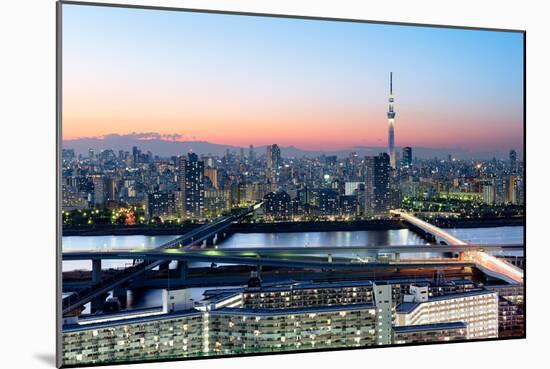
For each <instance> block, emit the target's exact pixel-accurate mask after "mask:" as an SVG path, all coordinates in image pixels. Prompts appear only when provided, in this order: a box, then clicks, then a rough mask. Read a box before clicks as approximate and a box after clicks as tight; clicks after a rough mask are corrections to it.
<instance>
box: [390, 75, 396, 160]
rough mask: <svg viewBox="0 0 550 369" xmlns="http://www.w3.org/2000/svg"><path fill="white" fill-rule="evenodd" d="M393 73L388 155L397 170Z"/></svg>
mask: <svg viewBox="0 0 550 369" xmlns="http://www.w3.org/2000/svg"><path fill="white" fill-rule="evenodd" d="M392 82H393V81H392V72H390V97H389V99H388V102H389V108H388V125H389V126H388V155H389V157H390V166H391V167H392V168H393V169H395V167H396V157H395V131H394V130H395V128H394V121H395V111H394V110H393V102H394V99H393V83H392Z"/></svg>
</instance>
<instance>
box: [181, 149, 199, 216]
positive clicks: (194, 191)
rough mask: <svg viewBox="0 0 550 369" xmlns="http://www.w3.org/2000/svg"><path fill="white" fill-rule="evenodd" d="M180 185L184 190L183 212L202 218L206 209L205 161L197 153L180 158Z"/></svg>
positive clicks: (185, 214)
mask: <svg viewBox="0 0 550 369" xmlns="http://www.w3.org/2000/svg"><path fill="white" fill-rule="evenodd" d="M178 172H179V174H178V185H179V188H180V191H182V192H183V196H182V197H183V198H182V200H183V212H184V216H185V217H187V218H200V217H202V215H203V210H204V162H203V161H199V158H198V156H197V154H194V153H189V154H188V155H187V159H186V158H185V157H184V156H180V157H179V158H178Z"/></svg>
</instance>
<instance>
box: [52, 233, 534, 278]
mask: <svg viewBox="0 0 550 369" xmlns="http://www.w3.org/2000/svg"><path fill="white" fill-rule="evenodd" d="M447 230H448V231H449V232H450V233H451V234H453V235H455V236H457V237H459V238H461V239H463V240H464V241H466V242H469V243H472V244H498V243H503V244H521V243H523V231H524V228H523V226H508V227H486V228H450V229H447ZM176 237H177V235H172V236H143V235H137V236H70V237H63V250H64V251H84V250H112V249H122V250H127V249H135V248H154V247H156V246H158V245H161V244H163V243H164V242H167V241H170V240H172V239H174V238H176ZM424 243H425V241H424V240H422V238H420V237H419V236H418V235H417V234H415V233H414V232H412V231H410V230H409V229H392V230H383V231H382V230H369V231H343V232H342V231H340V232H338V231H333V232H292V233H289V232H283V233H277V232H270V233H235V234H233V235H231V236H230V237H228V238H227V239H226V240H224V241H223V242H222V243H220V245H219V246H218V247H221V248H236V247H276V246H295V247H301V246H303V247H308V246H359V245H366V246H374V245H419V244H424ZM129 262H131V261H130V260H128V261H126V260H113V261H104V262H103V268H104V269H108V268H116V267H123V266H125V265H126V264H127V263H129ZM76 269H82V270H90V269H91V262H90V261H65V262H63V271H70V270H76Z"/></svg>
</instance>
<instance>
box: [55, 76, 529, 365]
mask: <svg viewBox="0 0 550 369" xmlns="http://www.w3.org/2000/svg"><path fill="white" fill-rule="evenodd" d="M388 101H389V108H388V112H387V116H388V127H389V129H388V147H387V151H386V152H381V153H379V154H378V155H375V156H366V157H361V156H359V155H358V154H357V153H354V152H352V153H350V154H349V155H348V156H346V157H339V156H337V155H328V154H327V155H321V156H314V155H312V156H305V155H304V156H301V157H297V156H287V155H285V149H284V148H282V147H280V146H279V145H277V144H271V145H267V146H266V147H259V148H255V147H254V146H253V145H250V147H248V148H237V149H229V148H228V149H227V150H226V153H225V155H223V156H219V155H212V154H205V153H194V152H189V153H187V154H182V155H179V156H173V157H160V156H158V155H155V154H154V153H152V152H142V151H141V150H140V148H139V147H137V146H134V147H133V148H132V151H131V152H130V151H124V150H118V151H116V149H114V148H113V149H105V150H100V151H99V152H96V151H95V150H94V149H93V148H90V150H89V152H88V153H87V155H86V154H82V153H76V152H75V151H74V149H67V148H66V149H63V152H62V158H61V159H62V165H63V169H62V171H63V173H62V174H63V177H62V178H63V181H62V186H63V187H62V194H63V198H62V212H63V216H62V219H63V228H64V232H66V234H67V235H68V234H71V235H76V236H78V235H86V234H88V235H90V234H92V236H90V237H92V245H91V249H89V248H88V249H84V250H80V249H78V250H73V249H70V247H69V246H68V245H69V244H70V243H69V238H70V237H68V238H66V239H65V240H66V241H65V240H64V253H63V260H64V263H66V262H69V263H70V262H71V261H72V262H75V261H78V260H91V261H92V267H91V270H90V268H89V266H88V267H85V268H83V269H82V268H76V269H75V268H72V269H67V270H66V268H65V264H64V268H63V270H64V273H63V279H64V285H63V286H64V292H65V293H64V298H63V313H64V318H63V321H64V328H63V360H64V363H66V364H67V365H81V364H95V363H105V362H117V361H144V360H159V359H161V360H169V359H181V358H187V357H194V356H204V357H208V356H216V355H236V354H254V353H259V352H284V351H299V350H314V349H334V348H343V347H346V348H352V347H369V346H380V345H401V344H422V343H430V342H450V341H465V340H472V339H491V338H493V339H494V338H504V337H517V338H519V337H523V336H524V334H525V318H524V290H523V278H524V277H523V269H522V268H523V267H524V255H523V242H521V244H516V245H513V244H509V242H508V244H507V243H506V242H504V243H502V242H498V243H497V244H495V245H491V244H485V242H482V245H478V246H476V245H475V244H469V243H468V242H465V241H463V240H462V239H460V238H458V237H456V236H455V235H454V234H453V233H452V231H448V230H445V229H441V228H438V227H437V226H436V225H433V224H439V225H444V226H445V225H446V226H447V227H449V226H450V227H451V228H453V227H454V226H455V225H456V224H463V225H464V224H466V225H467V227H489V226H494V225H497V226H506V225H514V226H517V225H522V224H523V221H524V215H525V214H524V198H525V195H524V191H525V190H524V183H525V180H524V175H523V172H524V168H523V163H522V161H521V160H519V159H518V156H517V152H516V151H515V150H513V149H512V150H510V152H509V157H508V159H507V160H502V159H496V158H493V159H492V160H476V159H471V160H464V159H461V160H459V159H457V158H454V157H452V155H448V156H447V157H445V158H432V159H426V158H418V157H415V156H414V148H413V147H403V148H402V149H401V155H398V154H397V153H396V148H395V144H394V140H395V135H396V129H395V121H394V120H395V115H396V113H395V110H394V102H395V101H394V97H393V94H392V76H391V74H390V97H389V100H388ZM315 224H317V226H315ZM319 225H322V227H323V228H319ZM166 226H169V227H170V228H168V230H169V232H170V233H176V234H177V236H174V237H172V238H171V239H170V240H167V242H164V243H161V244H158V242H157V243H156V244H154V245H151V247H146V248H143V247H138V245H130V247H129V248H125V249H116V248H115V249H107V250H105V249H104V247H101V245H99V237H98V238H95V239H94V238H93V237H94V236H93V235H94V234H95V235H98V236H102V235H105V234H109V233H110V232H114V233H115V234H116V231H117V230H121V229H122V230H131V229H137V233H135V234H141V233H143V234H153V235H154V234H162V233H156V231H158V230H159V229H164V228H165V227H166ZM262 227H264V228H263V231H262ZM265 227H267V228H265ZM270 227H271V228H270ZM273 227H275V228H273ZM295 227H298V228H295ZM266 230H267V231H266ZM350 230H351V231H350ZM364 230H370V232H372V231H382V232H391V231H390V230H398V232H400V231H401V230H405V231H406V232H410V235H408V236H406V237H405V239H408V237H411V235H412V234H415V235H416V236H414V237H416V238H413V239H414V240H415V241H416V240H418V241H417V242H413V243H412V244H411V243H410V241H405V242H406V243H405V244H392V241H379V242H376V240H375V242H374V243H373V241H370V240H369V241H367V240H365V243H362V242H360V243H359V244H353V243H350V242H349V239H350V237H353V235H354V232H357V231H364ZM311 231H314V232H313V233H312V232H311ZM319 231H320V232H321V233H323V232H329V233H330V231H337V232H336V234H338V231H347V233H346V236H345V237H347V240H345V241H343V243H340V244H325V242H326V240H325V241H317V242H318V243H316V244H314V245H311V246H310V245H309V242H310V241H306V242H305V244H302V245H300V242H303V241H296V240H293V241H291V242H290V244H285V243H284V242H283V243H282V244H275V245H273V244H268V243H261V244H260V245H255V244H252V245H250V244H247V242H246V241H245V242H240V241H235V242H236V248H232V247H231V246H230V245H231V240H232V239H234V238H235V237H236V236H237V235H238V234H239V232H244V233H247V232H256V233H257V234H261V232H271V233H267V234H269V235H270V237H271V238H275V239H277V237H278V236H277V235H278V234H277V233H273V232H290V233H293V232H294V233H296V234H298V235H300V234H304V235H305V237H306V238H305V239H307V240H309V237H310V236H311V235H312V234H314V233H315V232H319ZM89 232H92V233H89ZM94 232H95V233H94ZM367 232H369V231H367ZM327 234H328V233H327ZM372 234H373V235H374V233H372ZM114 237H116V236H114ZM138 237H139V236H138ZM141 237H143V236H141ZM295 237H298V238H296V239H297V240H300V239H301V238H299V237H300V236H295ZM326 237H327V238H326V239H328V236H326ZM77 238H78V237H77ZM320 239H321V240H323V237H322V236H320ZM399 239H400V240H403V239H404V238H403V236H402V235H401V236H400V238H399ZM94 240H97V241H94ZM228 241H229V243H227V242H228ZM65 242H67V244H65ZM115 242H117V241H115ZM118 242H121V241H118ZM134 242H135V241H134ZM155 242H156V241H155ZM340 242H342V241H340ZM407 242H408V243H407ZM414 243H419V244H421V245H414ZM296 244H297V245H298V246H296ZM514 251H515V253H514ZM518 252H519V253H518ZM103 260H111V262H112V261H113V260H120V262H119V263H121V262H122V260H130V261H132V262H131V264H127V263H125V264H117V265H116V266H115V267H110V268H105V265H102V261H103ZM151 291H161V293H160V295H159V294H158V293H157V295H156V296H157V297H156V298H153V299H152V301H153V303H148V304H145V305H143V304H141V303H140V299H143V296H144V295H146V294H147V293H150V292H151ZM140 296H142V297H140ZM146 300H147V299H146ZM140 304H141V305H140Z"/></svg>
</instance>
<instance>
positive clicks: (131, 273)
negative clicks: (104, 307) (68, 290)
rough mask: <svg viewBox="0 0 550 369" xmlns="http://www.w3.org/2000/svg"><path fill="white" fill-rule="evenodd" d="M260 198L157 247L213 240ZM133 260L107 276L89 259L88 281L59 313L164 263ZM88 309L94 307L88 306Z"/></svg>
mask: <svg viewBox="0 0 550 369" xmlns="http://www.w3.org/2000/svg"><path fill="white" fill-rule="evenodd" d="M262 204H263V203H262V202H259V203H257V204H255V205H254V206H251V207H249V208H246V209H241V210H238V211H235V212H234V213H233V214H231V215H228V216H224V217H221V218H218V219H216V220H215V221H213V222H210V223H207V224H204V225H202V226H200V227H198V228H196V229H194V230H192V231H190V232H188V233H186V234H184V235H182V236H180V237H178V238H176V239H174V240H172V241H170V242H167V243H165V244H163V245H161V246H159V247H158V248H157V249H158V250H170V249H177V248H183V249H185V248H190V247H191V246H195V245H201V244H202V245H208V244H209V243H215V242H217V241H219V240H220V238H223V237H224V233H223V231H225V230H226V229H227V228H228V227H229V226H230V225H231V223H233V222H236V221H240V220H242V219H243V218H245V217H246V216H248V215H250V214H251V213H253V212H254V210H256V209H258V208H259V207H260V206H262ZM131 259H134V261H137V263H136V264H134V265H132V266H131V267H128V268H126V269H124V270H122V271H120V272H119V273H117V274H116V275H114V276H111V277H109V278H102V277H101V259H93V262H92V285H91V286H89V287H87V288H84V289H82V290H80V291H79V292H78V293H73V294H71V295H69V296H67V297H65V298H64V299H63V300H62V311H63V314H67V313H69V312H71V311H73V310H75V309H78V308H80V307H81V306H83V305H85V304H87V303H88V302H92V305H94V302H96V304H95V305H97V304H99V301H98V299H101V297H102V296H104V295H105V294H106V293H108V292H109V291H111V290H114V289H115V288H116V287H118V286H120V285H122V284H124V283H126V282H128V281H130V280H131V279H133V278H136V277H138V276H140V275H141V274H143V273H145V272H146V271H148V270H151V269H153V268H155V267H162V266H163V265H167V263H168V261H167V260H166V259H160V260H159V259H156V260H144V259H139V258H135V257H133V258H131ZM92 310H94V309H93V308H92Z"/></svg>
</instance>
